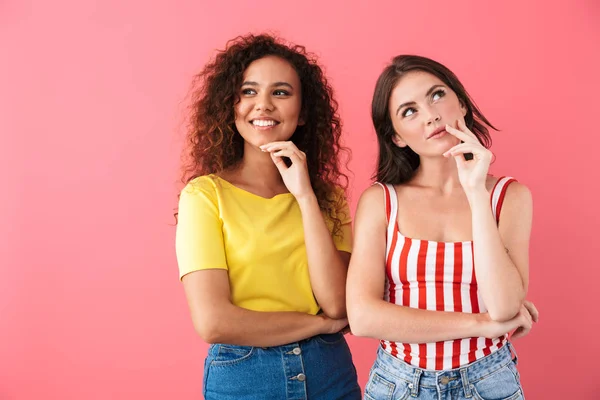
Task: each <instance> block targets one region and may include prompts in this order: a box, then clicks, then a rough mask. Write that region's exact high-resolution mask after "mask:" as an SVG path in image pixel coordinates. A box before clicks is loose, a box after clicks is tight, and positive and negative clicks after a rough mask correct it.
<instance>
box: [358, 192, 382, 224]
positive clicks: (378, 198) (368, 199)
mask: <svg viewBox="0 0 600 400" xmlns="http://www.w3.org/2000/svg"><path fill="white" fill-rule="evenodd" d="M385 215H386V214H385V192H384V190H383V188H382V187H381V185H371V186H369V187H368V188H367V189H365V190H364V192H362V194H361V195H360V199H359V200H358V206H357V209H356V216H355V220H357V221H358V220H362V219H364V218H367V219H371V220H373V221H383V222H385V219H386V216H385Z"/></svg>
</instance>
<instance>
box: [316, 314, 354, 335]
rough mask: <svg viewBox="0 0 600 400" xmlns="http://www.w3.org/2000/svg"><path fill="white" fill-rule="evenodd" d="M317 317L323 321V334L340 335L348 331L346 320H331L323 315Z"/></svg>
mask: <svg viewBox="0 0 600 400" xmlns="http://www.w3.org/2000/svg"><path fill="white" fill-rule="evenodd" d="M318 316H319V317H321V318H322V319H323V331H322V332H321V333H323V334H332V333H338V332H341V333H342V334H346V333H348V332H349V331H350V328H349V326H348V318H342V319H332V318H329V317H327V316H325V315H324V314H319V315H318Z"/></svg>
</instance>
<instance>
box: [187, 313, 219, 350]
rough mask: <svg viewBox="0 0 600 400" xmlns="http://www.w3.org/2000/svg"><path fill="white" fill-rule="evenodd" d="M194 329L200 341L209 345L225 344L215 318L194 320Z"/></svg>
mask: <svg viewBox="0 0 600 400" xmlns="http://www.w3.org/2000/svg"><path fill="white" fill-rule="evenodd" d="M194 329H195V331H196V333H197V334H198V336H200V339H202V341H204V342H206V343H208V344H216V343H223V335H222V332H221V329H220V326H219V323H218V319H214V318H206V317H205V318H194Z"/></svg>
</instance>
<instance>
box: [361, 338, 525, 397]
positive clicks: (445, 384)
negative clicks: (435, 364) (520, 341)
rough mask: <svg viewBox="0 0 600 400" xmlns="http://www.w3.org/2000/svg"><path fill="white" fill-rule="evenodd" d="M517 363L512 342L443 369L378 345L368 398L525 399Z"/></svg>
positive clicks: (370, 374)
mask: <svg viewBox="0 0 600 400" xmlns="http://www.w3.org/2000/svg"><path fill="white" fill-rule="evenodd" d="M511 351H512V353H511ZM512 354H515V357H514V358H513V357H512ZM516 364H517V357H516V353H515V352H514V349H513V347H512V345H511V344H510V343H509V342H507V344H506V345H504V346H503V347H502V348H501V349H500V350H497V351H496V352H494V353H492V354H490V355H488V356H486V357H483V358H481V359H479V360H477V361H474V362H472V363H471V364H468V365H465V366H464V367H461V368H456V369H451V370H444V371H434V370H428V369H421V368H417V367H414V366H412V365H410V364H408V363H406V362H404V361H402V360H400V359H398V358H396V357H394V356H392V355H391V354H389V353H387V352H386V351H385V350H383V349H382V348H381V347H379V349H378V350H377V359H376V360H375V364H374V365H373V367H372V368H371V372H370V373H369V381H368V383H367V386H366V387H365V399H367V400H392V399H393V400H406V399H423V400H430V399H431V400H433V399H435V400H451V399H452V400H463V399H468V400H522V399H525V397H524V395H523V389H522V388H521V382H520V378H519V372H518V371H517V367H516Z"/></svg>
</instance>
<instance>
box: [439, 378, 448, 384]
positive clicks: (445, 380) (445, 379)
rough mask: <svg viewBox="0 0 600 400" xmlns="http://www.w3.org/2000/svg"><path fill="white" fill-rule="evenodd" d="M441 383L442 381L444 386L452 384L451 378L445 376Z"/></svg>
mask: <svg viewBox="0 0 600 400" xmlns="http://www.w3.org/2000/svg"><path fill="white" fill-rule="evenodd" d="M440 381H441V383H442V385H447V384H448V382H450V378H448V377H447V376H443V377H442V379H441V380H440Z"/></svg>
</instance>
